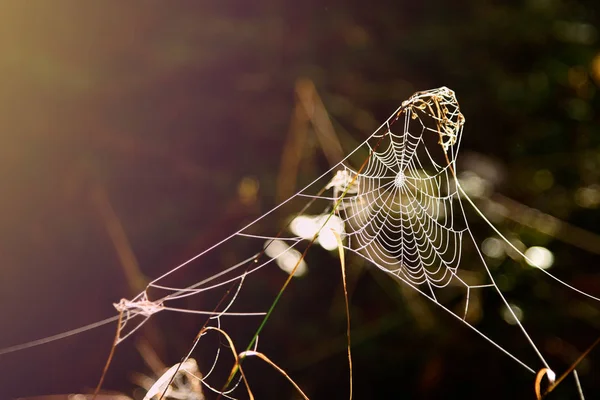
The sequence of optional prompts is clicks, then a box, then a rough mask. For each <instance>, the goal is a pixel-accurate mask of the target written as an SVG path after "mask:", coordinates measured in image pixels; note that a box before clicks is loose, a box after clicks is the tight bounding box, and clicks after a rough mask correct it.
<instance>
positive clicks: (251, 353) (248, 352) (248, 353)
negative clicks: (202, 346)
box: [238, 350, 308, 400]
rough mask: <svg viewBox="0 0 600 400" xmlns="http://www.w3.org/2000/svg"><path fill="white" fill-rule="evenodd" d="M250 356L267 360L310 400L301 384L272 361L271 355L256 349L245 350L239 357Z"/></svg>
mask: <svg viewBox="0 0 600 400" xmlns="http://www.w3.org/2000/svg"><path fill="white" fill-rule="evenodd" d="M248 356H254V357H258V358H260V359H261V360H263V361H264V362H266V363H267V364H269V365H270V366H272V367H273V368H275V369H276V370H277V371H278V372H279V373H280V374H281V375H283V376H284V377H285V378H286V379H287V380H288V381H289V382H290V383H291V384H292V385H294V388H295V389H296V390H297V391H298V393H300V395H301V396H302V398H303V399H305V400H308V396H307V395H306V394H305V393H304V392H303V391H302V389H300V386H298V385H297V384H296V382H294V380H293V379H292V378H291V377H290V376H289V375H288V374H287V373H286V372H285V371H284V370H283V369H282V368H281V367H279V366H278V365H277V364H275V363H274V362H273V361H271V359H269V357H267V356H266V355H264V354H263V353H260V352H258V351H254V350H246V351H243V352H241V353H240V354H239V356H238V357H239V358H240V359H244V358H246V357H248Z"/></svg>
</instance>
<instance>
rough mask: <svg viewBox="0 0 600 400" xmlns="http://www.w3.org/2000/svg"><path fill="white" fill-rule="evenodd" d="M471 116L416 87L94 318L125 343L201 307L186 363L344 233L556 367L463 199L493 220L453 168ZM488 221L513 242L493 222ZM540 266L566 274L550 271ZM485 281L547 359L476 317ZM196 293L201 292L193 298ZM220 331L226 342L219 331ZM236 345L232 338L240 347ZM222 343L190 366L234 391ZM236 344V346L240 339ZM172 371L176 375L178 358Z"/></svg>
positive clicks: (406, 277)
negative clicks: (353, 143)
mask: <svg viewBox="0 0 600 400" xmlns="http://www.w3.org/2000/svg"><path fill="white" fill-rule="evenodd" d="M464 122H465V119H464V117H463V115H462V114H461V112H460V109H459V105H458V102H457V100H456V97H455V94H454V92H453V91H452V90H450V89H448V88H445V87H442V88H438V89H434V90H429V91H424V92H419V93H416V94H414V95H413V96H412V97H411V98H410V99H408V100H407V101H405V102H404V103H403V104H402V105H401V106H400V107H399V108H398V109H397V110H396V111H395V112H394V113H393V114H392V115H391V116H390V118H389V119H388V120H387V121H386V122H384V123H383V124H382V125H381V126H380V127H379V128H378V129H377V130H376V131H375V132H373V133H372V134H371V135H370V136H369V137H368V138H367V139H366V140H365V141H364V142H363V143H362V144H361V145H360V146H358V147H357V148H356V149H354V150H353V151H352V152H351V153H350V154H348V155H347V156H346V157H345V158H344V159H343V160H342V161H341V162H339V163H338V164H336V165H335V166H333V167H332V168H331V169H330V170H329V171H327V172H325V173H323V174H322V175H321V176H320V177H318V178H317V179H315V180H314V181H312V182H311V183H309V184H308V185H307V186H306V187H304V189H302V190H300V191H299V192H297V193H296V194H294V195H293V196H292V197H290V198H289V199H288V200H286V201H284V202H283V203H282V204H280V205H278V206H277V207H275V208H274V209H272V210H271V211H269V212H267V213H265V214H264V215H262V216H261V217H259V218H258V219H256V220H255V221H253V222H251V223H249V224H247V225H246V226H245V227H244V228H242V229H240V230H239V231H237V232H235V233H233V234H232V235H230V236H228V237H226V238H225V239H223V240H221V241H220V242H218V243H216V244H215V245H213V246H211V247H210V248H208V249H206V250H204V251H203V252H201V253H199V254H198V255H196V256H195V257H193V258H191V259H189V260H187V261H185V262H184V263H182V264H180V265H178V266H176V267H175V268H173V269H171V270H169V271H168V272H166V273H165V274H163V275H161V276H160V277H158V278H156V279H154V280H153V281H152V282H150V283H149V284H148V286H147V287H146V289H145V290H144V291H143V292H142V293H140V294H139V295H138V296H136V297H134V298H133V299H131V300H128V299H123V300H121V301H120V302H119V303H117V304H115V307H116V309H117V310H118V311H119V316H115V317H111V318H108V319H106V320H104V321H101V322H99V323H96V324H92V325H90V326H89V328H93V327H96V326H99V325H101V324H105V323H109V322H114V321H117V320H118V321H119V329H118V337H117V338H116V341H115V343H116V344H119V343H121V342H122V341H124V340H125V339H126V338H127V337H129V336H130V335H131V334H133V333H134V332H135V331H137V330H138V329H139V328H140V327H141V326H143V324H144V322H146V321H147V320H148V319H149V318H150V317H151V316H153V315H154V314H156V313H159V312H163V311H171V312H179V313H189V314H197V315H198V317H199V318H200V317H202V316H204V318H203V319H202V321H206V323H205V324H204V328H208V329H203V330H202V334H201V335H199V336H198V337H197V338H196V339H195V340H194V341H193V346H192V348H191V350H190V351H189V353H188V354H186V355H185V356H184V358H183V360H184V361H182V364H181V366H183V365H184V364H183V363H184V362H185V360H188V359H190V357H191V356H192V354H193V352H194V350H195V349H196V348H197V347H198V346H199V343H204V342H202V341H203V340H204V339H205V336H207V335H211V334H213V335H217V336H219V335H221V332H224V331H225V330H226V328H225V327H223V324H224V323H225V322H226V319H228V318H239V317H245V318H248V321H249V322H247V324H253V326H255V327H259V326H260V327H259V328H258V332H260V329H262V326H263V325H262V324H260V322H261V319H262V318H263V316H265V314H267V312H268V311H269V306H270V305H271V303H270V302H267V303H264V304H262V305H261V306H260V308H259V309H257V310H247V309H246V307H245V302H243V301H238V300H239V299H240V298H241V297H243V296H244V292H245V290H244V289H246V285H247V284H248V282H250V281H252V282H256V281H257V280H259V279H261V275H260V274H261V273H265V271H267V272H268V273H278V272H277V270H275V269H272V268H270V267H272V266H273V265H278V266H279V267H280V268H282V269H284V270H286V271H287V272H288V273H292V272H293V273H294V274H295V275H301V274H303V273H305V272H306V269H307V268H308V267H307V264H306V261H305V260H304V257H303V254H302V253H303V252H304V251H305V250H307V248H308V247H309V246H310V245H311V244H312V242H314V241H316V242H318V243H319V244H321V245H322V246H323V247H324V248H326V249H329V250H334V249H336V248H337V246H338V243H340V241H339V240H338V237H339V238H340V239H341V243H342V244H343V247H344V250H345V251H346V252H347V253H352V254H356V255H358V256H360V257H362V258H364V259H366V260H368V261H369V262H371V263H372V264H373V265H375V266H376V267H377V268H379V269H381V270H382V271H384V272H385V273H387V274H389V275H391V276H392V277H394V278H395V279H397V280H399V281H402V282H403V283H404V284H407V285H409V286H410V287H412V288H413V289H415V290H417V291H418V292H419V293H421V294H422V295H423V296H425V297H426V298H427V299H429V300H431V301H432V302H433V303H434V304H436V305H437V306H439V307H441V308H443V309H445V310H446V311H448V312H449V313H451V314H452V315H453V316H455V317H456V318H457V319H459V320H461V321H462V322H463V323H464V324H466V325H467V326H469V327H470V328H472V329H473V330H474V331H476V332H477V333H479V334H480V335H481V336H482V337H483V338H484V339H486V340H488V341H489V342H490V343H491V344H493V345H494V346H495V347H497V348H498V349H500V350H501V351H503V352H504V353H505V354H507V355H508V356H509V357H511V358H513V359H514V360H515V361H517V362H518V363H519V364H521V365H522V366H523V367H525V368H526V369H527V370H529V371H530V372H533V373H535V371H537V370H540V368H541V367H546V368H548V369H549V368H550V367H549V365H548V364H547V362H546V360H545V359H544V357H543V355H542V353H541V352H540V351H539V350H538V348H537V346H536V345H535V342H534V340H533V339H532V338H531V337H530V336H529V335H528V333H527V332H526V330H525V328H524V327H523V326H522V325H521V323H520V321H519V319H518V318H517V316H516V315H515V314H514V312H513V311H512V308H511V307H510V306H509V303H508V301H507V300H506V299H505V296H504V295H503V293H502V292H501V291H500V289H499V288H498V286H497V285H496V283H495V281H494V277H493V275H492V274H491V272H490V270H489V268H488V266H487V265H486V262H485V259H484V257H483V256H482V255H481V253H480V252H479V246H478V244H477V242H476V240H475V238H474V237H473V234H472V232H471V230H470V229H469V225H468V220H467V217H466V213H465V204H468V205H469V206H472V207H473V208H474V210H475V212H476V213H478V214H479V215H480V216H481V217H482V218H484V220H485V222H487V223H488V224H489V222H488V221H487V220H486V219H485V216H484V215H483V214H482V213H481V212H480V211H479V210H478V209H477V207H476V206H475V204H474V203H473V202H472V201H471V200H470V199H469V197H468V196H467V195H466V193H465V192H464V190H463V189H462V188H461V185H460V181H459V180H458V179H457V177H456V160H457V154H458V150H459V147H460V141H461V135H462V128H463V125H464ZM284 205H289V206H290V207H292V206H293V208H295V209H296V210H297V211H298V213H297V215H296V217H295V218H293V219H291V223H290V224H289V225H287V226H286V227H284V228H283V229H281V230H279V229H277V228H275V227H276V226H277V225H278V221H280V220H281V218H282V217H285V216H282V215H281V210H282V208H283V206H284ZM287 219H288V220H290V219H289V218H287ZM490 226H491V227H492V229H494V230H495V231H496V233H497V234H498V235H500V237H501V238H502V239H504V240H505V241H506V243H507V245H508V246H512V244H511V243H510V242H509V241H508V240H506V239H505V238H504V237H503V236H502V235H501V234H500V232H499V231H498V230H496V228H494V227H493V225H491V224H490ZM467 246H469V247H470V249H471V250H472V251H475V253H476V255H477V257H476V258H475V259H476V260H477V261H476V262H475V263H469V265H465V263H464V262H462V256H463V250H464V249H465V248H466V247H467ZM513 248H514V246H513ZM514 250H515V251H517V252H519V250H518V249H516V248H514ZM519 253H520V252H519ZM521 255H522V256H523V257H525V256H524V255H523V254H522V253H521ZM529 261H530V262H531V263H532V264H535V263H534V262H533V261H531V260H529ZM266 268H270V269H266ZM540 270H541V271H542V272H544V273H545V274H547V275H549V276H551V277H552V278H553V279H556V280H557V281H559V280H558V279H557V278H554V277H553V276H552V275H550V274H549V273H548V272H547V271H544V270H542V269H540ZM474 272H475V273H477V274H478V275H476V276H477V279H474V278H473V276H474V275H473V273H474ZM559 282H560V283H561V284H563V285H565V286H568V285H566V284H564V283H563V282H561V281H559ZM568 287H569V288H571V289H573V290H575V291H577V292H579V293H581V294H583V295H585V296H588V297H590V298H593V299H595V300H599V299H597V298H595V297H593V296H590V295H588V294H586V293H584V292H581V291H580V290H578V289H575V288H573V287H571V286H568ZM481 291H492V292H495V293H496V294H497V295H498V296H499V298H500V299H501V301H502V302H503V303H504V304H505V306H506V308H507V310H508V311H509V313H510V314H511V316H512V319H513V320H514V323H515V325H517V327H518V329H520V330H521V331H522V333H523V337H524V340H526V341H528V342H529V343H530V345H531V348H532V350H533V352H534V354H536V355H537V358H538V359H539V364H532V363H531V361H524V357H523V356H522V355H518V354H513V353H512V352H510V351H508V350H506V349H505V348H504V347H503V346H502V345H501V344H499V343H497V342H496V341H494V340H493V339H492V338H490V337H488V336H487V335H486V334H485V332H481V331H480V330H478V329H477V328H476V326H475V325H473V324H471V322H470V318H469V316H470V312H471V313H472V312H473V311H472V308H471V307H472V301H471V298H472V296H474V295H477V294H478V293H480V292H481ZM197 298H200V299H202V300H201V301H196V302H194V299H197ZM457 300H458V301H457ZM457 303H458V304H459V306H457V305H456V304H457ZM84 329H86V327H84V328H80V329H77V330H74V331H71V332H67V333H66V334H62V335H57V336H56V337H52V338H47V339H43V340H40V341H36V342H32V343H28V344H25V345H20V346H14V347H12V348H9V349H5V350H3V351H0V355H1V354H4V353H7V352H11V351H15V350H18V349H21V348H25V347H31V346H32V345H37V344H41V343H45V342H48V341H51V340H54V339H58V338H62V337H65V336H69V335H72V334H76V333H79V332H81V331H82V330H84ZM219 339H220V341H219V343H221V344H222V343H223V341H222V340H221V339H222V337H220V338H219ZM231 345H232V343H230V345H229V346H224V347H233V346H231ZM246 345H247V346H246ZM240 346H241V347H240V348H241V349H244V348H245V349H246V350H248V351H249V352H250V353H251V352H254V351H256V350H257V349H258V347H259V346H258V335H254V336H253V337H252V338H248V342H247V343H242V344H240ZM245 346H246V347H245ZM200 347H202V345H200ZM205 347H207V346H205ZM222 350H223V346H219V344H217V346H216V350H215V352H214V353H213V354H214V357H213V359H212V361H211V362H209V363H208V364H203V363H202V360H200V362H199V364H201V365H200V370H199V372H198V373H194V374H193V375H191V376H193V377H194V379H196V380H199V381H201V382H202V384H203V385H204V387H205V388H206V389H208V390H211V391H214V392H217V393H220V394H221V395H223V396H225V397H228V398H233V396H235V390H236V389H237V388H238V386H239V383H240V379H239V378H238V379H236V380H234V381H233V384H231V385H225V382H221V381H211V376H212V374H213V371H214V370H215V369H218V364H219V360H220V358H221V355H222ZM227 351H229V352H231V349H227ZM205 362H206V361H205ZM190 368H191V367H190ZM194 368H195V367H194ZM172 373H173V374H177V373H178V367H175V368H174V369H173V371H172ZM549 376H551V375H549ZM161 379H162V380H159V381H157V382H159V383H160V385H158V383H157V386H154V388H153V390H155V391H157V393H158V389H157V387H159V386H160V387H161V388H164V390H166V388H167V387H168V384H169V379H166V378H165V377H163V378H161ZM188 379H189V377H188Z"/></svg>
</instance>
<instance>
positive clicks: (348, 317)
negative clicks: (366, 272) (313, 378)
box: [331, 229, 352, 400]
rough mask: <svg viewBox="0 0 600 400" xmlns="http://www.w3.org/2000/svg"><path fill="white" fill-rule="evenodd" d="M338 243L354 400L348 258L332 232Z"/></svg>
mask: <svg viewBox="0 0 600 400" xmlns="http://www.w3.org/2000/svg"><path fill="white" fill-rule="evenodd" d="M331 231H332V232H333V234H334V235H335V238H336V240H337V242H338V251H339V254H340V267H341V269H342V283H343V285H344V300H345V301H346V337H347V338H348V368H349V370H350V400H352V350H351V343H350V305H349V304H348V289H347V286H346V257H345V256H344V244H343V243H342V238H341V237H340V235H339V233H338V232H336V231H334V230H333V229H332V230H331Z"/></svg>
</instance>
